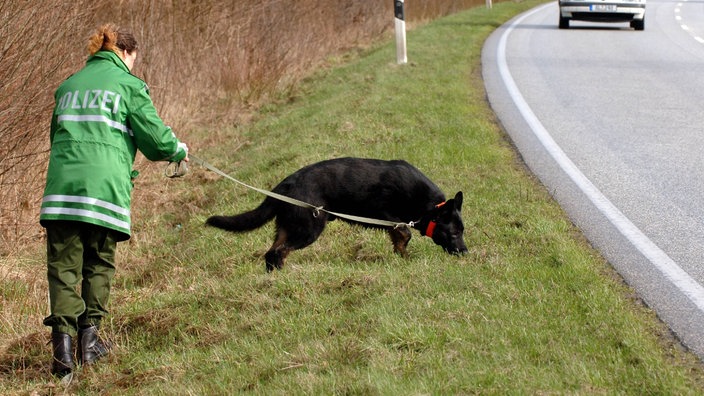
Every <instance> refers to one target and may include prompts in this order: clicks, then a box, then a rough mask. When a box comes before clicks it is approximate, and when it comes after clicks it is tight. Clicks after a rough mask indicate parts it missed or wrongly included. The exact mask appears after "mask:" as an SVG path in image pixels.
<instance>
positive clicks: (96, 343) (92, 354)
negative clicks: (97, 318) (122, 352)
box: [78, 326, 110, 365]
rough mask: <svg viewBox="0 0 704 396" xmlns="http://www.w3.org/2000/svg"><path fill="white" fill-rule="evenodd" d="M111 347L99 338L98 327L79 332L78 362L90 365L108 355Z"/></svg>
mask: <svg viewBox="0 0 704 396" xmlns="http://www.w3.org/2000/svg"><path fill="white" fill-rule="evenodd" d="M109 351H110V345H108V344H107V343H105V342H104V341H102V340H101V339H100V337H98V326H90V327H86V328H83V329H79V330H78V361H79V362H80V363H81V364H82V365H90V364H93V363H95V361H96V360H98V359H100V358H101V357H103V356H105V355H107V354H108V352H109Z"/></svg>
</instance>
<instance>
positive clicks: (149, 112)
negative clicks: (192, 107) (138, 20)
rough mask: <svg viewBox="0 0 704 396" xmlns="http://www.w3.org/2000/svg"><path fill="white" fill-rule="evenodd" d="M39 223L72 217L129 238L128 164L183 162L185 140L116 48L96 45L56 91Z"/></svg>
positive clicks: (130, 188) (129, 188)
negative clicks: (136, 161) (138, 158)
mask: <svg viewBox="0 0 704 396" xmlns="http://www.w3.org/2000/svg"><path fill="white" fill-rule="evenodd" d="M54 96H55V101H56V104H55V107H54V113H53V116H52V119H51V133H50V140H51V154H50V157H49V169H48V173H47V181H46V188H45V190H44V199H43V201H42V208H41V213H40V217H39V219H40V222H42V224H44V221H46V220H77V221H83V222H87V223H92V224H97V225H101V226H104V227H107V228H110V229H113V230H116V231H119V232H120V233H121V237H120V238H119V240H125V239H128V238H129V237H130V200H131V193H132V178H133V175H136V172H133V170H132V166H133V164H134V159H135V156H136V154H137V150H139V151H140V152H142V154H144V156H145V157H146V158H147V159H149V160H152V161H162V160H169V161H180V160H182V159H184V158H185V157H186V154H187V151H186V148H185V145H184V144H182V143H180V142H179V140H178V139H177V138H176V136H175V135H174V133H173V132H172V131H171V128H169V127H168V126H166V125H164V122H163V121H162V120H161V118H159V116H158V115H157V112H156V108H155V107H154V104H153V102H152V100H151V98H150V97H149V89H148V87H147V85H146V84H145V83H144V81H142V80H140V79H139V78H137V77H135V76H133V75H132V74H130V72H129V69H128V68H127V66H126V65H125V64H124V62H123V61H122V59H120V58H119V57H118V56H117V54H115V53H113V52H111V51H99V52H97V53H96V54H95V55H92V56H91V57H89V58H88V61H87V62H86V65H85V67H84V68H83V69H81V70H80V71H79V72H78V73H76V74H74V75H72V76H71V77H69V78H68V79H67V80H66V81H64V82H63V83H62V84H61V86H60V87H59V88H58V89H57V91H56V93H55V95H54Z"/></svg>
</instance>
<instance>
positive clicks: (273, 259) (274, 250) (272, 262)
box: [264, 229, 293, 272]
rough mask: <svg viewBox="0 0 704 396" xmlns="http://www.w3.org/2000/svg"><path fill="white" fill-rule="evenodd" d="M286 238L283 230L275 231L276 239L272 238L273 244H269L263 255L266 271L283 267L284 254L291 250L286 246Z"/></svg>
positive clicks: (286, 254)
mask: <svg viewBox="0 0 704 396" xmlns="http://www.w3.org/2000/svg"><path fill="white" fill-rule="evenodd" d="M287 239H288V236H287V233H286V231H285V230H281V229H279V230H277V231H276V239H275V240H274V244H273V245H271V247H270V248H269V251H267V252H266V254H265V255H264V260H265V261H266V270H267V272H271V271H273V270H275V269H281V268H283V266H284V260H285V259H286V256H288V254H289V253H291V251H292V250H293V249H291V248H289V247H288V246H286V240H287Z"/></svg>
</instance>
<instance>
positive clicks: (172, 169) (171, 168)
mask: <svg viewBox="0 0 704 396" xmlns="http://www.w3.org/2000/svg"><path fill="white" fill-rule="evenodd" d="M186 173H188V163H187V162H186V161H178V162H169V164H168V165H166V169H164V176H166V177H168V178H172V179H173V178H174V177H182V176H185V175H186Z"/></svg>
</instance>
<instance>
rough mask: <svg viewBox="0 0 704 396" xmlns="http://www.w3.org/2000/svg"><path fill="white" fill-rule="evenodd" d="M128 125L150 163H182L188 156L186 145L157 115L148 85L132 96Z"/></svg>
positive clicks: (144, 85) (138, 146)
mask: <svg viewBox="0 0 704 396" xmlns="http://www.w3.org/2000/svg"><path fill="white" fill-rule="evenodd" d="M128 123H129V126H130V128H131V129H132V133H133V134H134V140H135V142H136V143H137V148H138V149H139V151H141V152H142V154H144V156H145V157H147V159H149V160H150V161H180V160H182V159H184V158H186V156H187V155H188V147H186V144H185V143H181V142H180V141H179V140H178V139H177V138H176V135H175V134H174V133H173V131H172V130H171V127H168V126H166V125H164V122H163V121H162V120H161V118H160V117H159V115H158V114H157V112H156V108H155V107H154V103H153V102H152V99H151V97H150V96H149V90H148V88H147V86H146V84H142V87H141V88H140V89H137V90H136V92H134V93H133V94H132V98H131V103H130V112H129V114H128Z"/></svg>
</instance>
